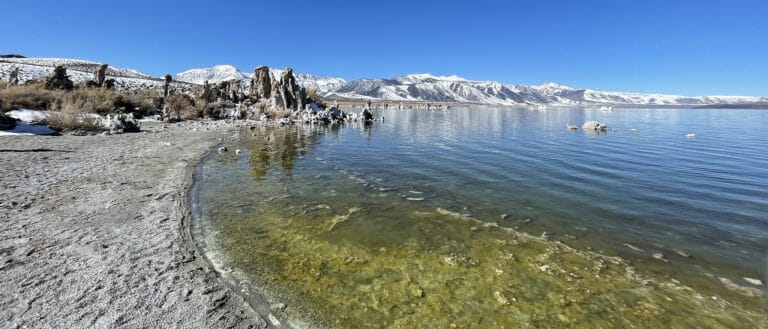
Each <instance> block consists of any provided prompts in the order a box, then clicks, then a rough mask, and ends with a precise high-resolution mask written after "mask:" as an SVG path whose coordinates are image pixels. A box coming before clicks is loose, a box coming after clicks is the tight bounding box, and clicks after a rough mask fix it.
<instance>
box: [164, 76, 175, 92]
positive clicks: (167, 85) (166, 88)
mask: <svg viewBox="0 0 768 329" xmlns="http://www.w3.org/2000/svg"><path fill="white" fill-rule="evenodd" d="M171 81H173V77H172V76H171V75H170V74H166V75H165V82H164V83H163V97H165V98H168V93H169V92H170V91H171V89H170V88H171Z"/></svg>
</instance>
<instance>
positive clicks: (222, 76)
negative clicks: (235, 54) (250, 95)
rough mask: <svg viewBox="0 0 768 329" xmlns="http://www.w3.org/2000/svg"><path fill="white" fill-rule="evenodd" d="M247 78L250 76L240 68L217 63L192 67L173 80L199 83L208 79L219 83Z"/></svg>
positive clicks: (210, 81)
mask: <svg viewBox="0 0 768 329" xmlns="http://www.w3.org/2000/svg"><path fill="white" fill-rule="evenodd" d="M246 79H250V76H249V75H246V74H245V73H243V72H240V70H238V69H237V68H236V67H234V66H232V65H216V66H214V67H209V68H204V69H191V70H188V71H184V72H181V73H179V74H176V75H175V76H174V77H173V80H177V81H184V82H189V83H194V84H198V85H201V84H203V83H204V82H205V81H208V82H209V83H219V82H222V81H229V80H246Z"/></svg>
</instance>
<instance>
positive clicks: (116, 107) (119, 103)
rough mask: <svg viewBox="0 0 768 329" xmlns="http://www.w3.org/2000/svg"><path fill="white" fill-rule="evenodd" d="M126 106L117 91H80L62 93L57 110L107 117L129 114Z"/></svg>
mask: <svg viewBox="0 0 768 329" xmlns="http://www.w3.org/2000/svg"><path fill="white" fill-rule="evenodd" d="M125 106H126V102H125V99H124V98H123V96H122V95H120V94H118V93H117V92H115V91H112V90H107V89H79V90H72V91H70V92H61V96H60V97H59V99H58V108H55V110H59V111H61V112H63V113H96V114H99V115H107V114H110V113H115V112H127V109H126V108H125ZM128 106H130V105H128ZM131 110H132V109H131Z"/></svg>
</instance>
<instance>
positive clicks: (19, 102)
mask: <svg viewBox="0 0 768 329" xmlns="http://www.w3.org/2000/svg"><path fill="white" fill-rule="evenodd" d="M56 99H57V92H55V91H50V90H45V89H44V88H43V87H42V86H41V85H39V84H35V83H32V84H25V85H19V86H11V87H8V88H5V89H0V102H2V103H3V108H4V109H5V110H18V109H30V110H40V111H44V110H48V109H49V108H50V106H51V104H54V103H55V102H56Z"/></svg>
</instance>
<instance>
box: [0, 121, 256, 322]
mask: <svg viewBox="0 0 768 329" xmlns="http://www.w3.org/2000/svg"><path fill="white" fill-rule="evenodd" d="M193 124H194V123H182V124H172V125H169V126H168V128H167V129H163V128H162V127H161V126H160V125H159V124H158V125H157V126H155V127H146V126H145V127H144V129H145V130H148V131H147V132H141V133H135V134H123V135H113V136H91V137H77V136H60V137H44V136H2V137H0V277H1V278H2V280H0V327H3V328H17V327H18V328H22V327H27V328H266V327H267V323H266V322H265V321H264V319H263V317H261V316H260V315H259V314H256V313H255V312H254V311H253V310H252V309H251V308H250V307H249V306H248V305H247V303H246V302H245V301H244V300H243V299H242V298H241V297H240V296H239V295H237V294H236V293H234V292H233V291H232V290H231V289H229V288H228V287H227V286H226V285H225V284H223V283H222V282H221V280H220V279H219V277H218V275H217V274H216V272H215V271H213V270H212V269H210V268H209V266H208V264H207V263H206V262H205V261H204V260H203V257H202V256H201V255H200V254H199V253H198V251H197V250H196V249H195V246H194V243H193V241H192V239H191V236H190V231H189V225H190V213H189V207H188V205H187V203H188V200H187V191H188V189H189V187H190V185H191V182H192V173H193V170H194V167H195V165H196V164H197V163H198V161H199V160H200V159H201V157H202V156H203V155H204V154H205V153H206V152H207V151H208V150H210V149H211V148H212V147H213V146H214V145H216V144H218V143H219V142H220V140H222V139H227V138H229V137H231V136H232V135H233V131H232V129H231V128H227V127H222V126H223V125H225V124H224V123H218V124H210V125H208V126H205V127H198V129H197V131H194V130H193V129H191V127H190V126H191V125H193ZM195 125H199V124H195ZM213 125H218V126H217V127H214V126H213ZM206 127H207V128H208V129H209V130H206Z"/></svg>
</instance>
